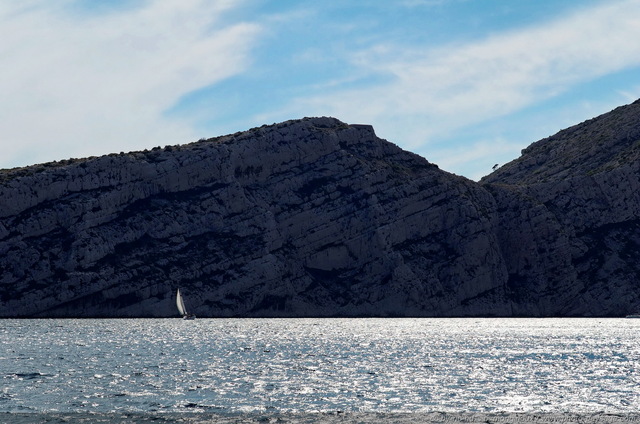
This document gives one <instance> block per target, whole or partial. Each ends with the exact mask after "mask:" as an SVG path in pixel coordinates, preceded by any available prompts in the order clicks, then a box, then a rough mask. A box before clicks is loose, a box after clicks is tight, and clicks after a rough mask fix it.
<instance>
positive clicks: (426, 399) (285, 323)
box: [0, 318, 640, 422]
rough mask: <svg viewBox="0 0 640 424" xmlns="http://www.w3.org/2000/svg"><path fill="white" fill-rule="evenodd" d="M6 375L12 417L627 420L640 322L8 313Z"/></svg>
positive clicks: (5, 402) (633, 397)
mask: <svg viewBox="0 0 640 424" xmlns="http://www.w3.org/2000/svg"><path fill="white" fill-rule="evenodd" d="M0 379H1V384H0V422H19V419H23V420H24V419H28V418H29V417H42V416H50V417H51V416H53V417H61V416H72V415H73V414H78V415H77V416H83V417H86V416H89V417H91V416H93V417H101V416H107V415H108V414H112V415H111V416H116V415H117V414H121V415H119V416H127V414H129V415H131V414H133V415H134V416H138V417H143V416H153V417H156V418H157V417H163V416H166V417H172V419H173V420H174V421H171V422H178V421H175V420H176V419H178V418H179V417H184V418H185V419H186V418H188V417H194V416H196V417H197V416H198V414H205V415H201V416H206V417H216V416H217V417H235V418H236V421H233V422H240V421H239V420H238V417H245V418H246V417H252V418H251V419H256V420H257V418H256V417H276V416H277V417H284V416H295V414H323V415H322V416H325V417H328V416H340V414H346V415H344V416H349V415H348V414H354V415H353V416H362V415H358V414H374V415H375V414H383V416H384V414H399V415H396V416H398V417H399V416H404V415H403V414H409V415H410V414H418V415H419V414H431V415H428V416H433V414H445V415H446V414H494V416H502V415H504V414H525V415H526V414H551V415H553V414H565V416H566V415H567V414H569V415H571V414H577V415H580V416H603V414H604V416H618V417H624V416H628V414H638V413H640V319H612V318H611V319H609V318H607V319H592V318H588V319H587V318H580V319H569V318H563V319H555V318H541V319H525V318H517V319H507V318H500V319H492V318H481V319H473V318H457V319H444V318H442V319H425V318H416V319H404V318H403V319H400V318H384V319H368V318H367V319H364V318H363V319H360V318H358V319H196V320H194V321H185V320H182V319H178V318H176V319H37V320H32V319H15V320H14V319H4V320H0ZM30 414H34V415H30ZM92 414H93V415H92ZM105 414H106V415H105ZM113 414H116V415H113ZM122 414H124V415H122ZM163 414H166V415H163ZM501 414H502V415H501ZM422 416H425V415H422ZM443 416H444V415H443ZM483 416H486V415H483ZM25 417H27V418H25ZM176 417H178V418H176ZM258 421H259V420H258ZM281 421H282V420H281ZM20 422H28V421H20ZM42 422H45V421H42ZM56 422H57V421H56ZM59 422H63V421H59ZM65 422H66V421H65ZM83 422H84V421H83ZM87 422H92V421H91V420H90V421H87ZM94 422H98V421H97V420H94ZM105 422H107V421H105ZM140 422H142V421H140ZM180 422H187V421H180ZM194 422H195V421H194ZM207 422H209V421H207ZM211 422H214V421H211ZM216 422H217V421H216ZM220 422H222V421H220ZM230 422H231V421H230ZM363 422H364V421H363ZM434 422H435V421H434ZM443 422H444V421H443ZM460 422H462V421H460ZM465 422H466V421H465ZM487 422H489V421H487ZM605 422H606V421H605Z"/></svg>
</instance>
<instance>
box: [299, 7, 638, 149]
mask: <svg viewBox="0 0 640 424" xmlns="http://www.w3.org/2000/svg"><path fill="white" fill-rule="evenodd" d="M639 39H640V1H638V0H624V1H616V2H614V3H612V2H607V3H604V4H603V5H600V6H597V7H592V8H589V9H584V10H582V11H579V12H576V13H575V14H573V15H571V16H567V17H565V18H562V19H558V20H556V21H554V22H550V23H549V22H547V23H544V24H542V25H538V26H532V27H528V28H524V29H519V30H517V31H510V32H507V33H500V34H496V35H493V36H491V37H489V38H486V39H484V40H481V41H478V42H475V43H470V44H466V45H450V46H446V47H445V48H439V49H431V50H427V51H425V50H424V49H416V48H415V47H413V48H406V47H403V46H400V45H395V44H393V45H392V44H388V45H377V46H373V47H371V48H370V49H368V50H363V51H360V52H353V53H352V56H351V61H352V62H353V63H355V64H357V65H358V66H359V67H360V68H361V69H362V68H364V69H367V70H368V71H369V72H371V73H378V74H382V75H392V76H393V79H392V81H391V82H387V83H384V84H380V85H377V86H373V87H366V88H359V89H352V90H344V91H335V92H333V93H330V94H325V95H318V96H315V97H313V98H310V99H297V100H296V101H295V102H294V103H293V104H292V105H291V107H290V108H289V109H287V110H288V111H300V110H303V111H305V113H306V114H317V115H333V116H336V117H338V118H340V119H343V120H345V121H348V122H368V123H372V124H374V125H375V127H376V130H377V131H378V133H379V134H380V135H381V136H383V137H386V138H389V139H391V140H392V141H394V142H396V143H399V144H401V145H402V146H403V147H405V148H410V149H412V150H420V149H424V147H425V146H427V145H429V144H430V143H435V141H437V139H438V138H446V136H447V135H449V134H451V133H452V132H455V131H456V130H459V129H461V128H464V127H467V126H469V125H473V124H477V123H480V122H483V121H485V120H488V119H493V118H496V117H499V116H505V115H507V114H509V113H513V112H515V111H518V110H520V109H522V108H524V107H527V106H531V105H532V104H535V103H536V102H540V101H543V100H545V99H548V98H551V97H553V96H555V95H557V94H558V93H562V92H563V91H565V90H566V89H568V88H569V87H572V86H575V85H576V84H580V83H584V82H587V81H590V80H593V79H596V78H598V77H600V76H603V75H606V74H608V73H613V72H616V71H619V70H622V69H626V68H630V67H634V66H638V65H640V43H638V42H637V40H639ZM530 141H533V140H530ZM445 147H446V146H445ZM432 148H433V149H436V148H437V147H436V146H435V145H433V146H432ZM427 158H428V159H430V158H429V157H427ZM469 160H470V161H471V160H473V158H469Z"/></svg>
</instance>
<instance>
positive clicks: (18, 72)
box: [0, 0, 261, 167]
mask: <svg viewBox="0 0 640 424" xmlns="http://www.w3.org/2000/svg"><path fill="white" fill-rule="evenodd" d="M240 3H241V2H231V1H222V0H220V1H205V0H181V1H160V0H158V1H148V2H144V3H142V4H143V5H142V6H139V7H136V8H131V7H130V8H128V9H127V10H126V11H118V10H112V11H110V13H106V14H105V13H100V14H97V13H96V14H92V13H88V12H87V13H82V12H80V11H78V10H77V9H74V8H73V7H72V6H73V4H72V2H60V1H57V2H50V1H45V0H41V1H38V0H32V1H29V2H15V3H13V2H4V3H3V4H2V6H0V36H1V37H2V39H3V42H2V44H1V45H0V56H1V57H2V58H3V66H2V67H0V92H2V93H3V101H2V102H1V103H0V134H2V139H1V140H0V144H1V145H2V149H3V159H2V162H1V163H0V167H2V166H11V165H12V164H14V163H20V162H21V158H25V157H28V158H29V159H28V160H29V162H33V161H39V160H51V159H53V158H58V159H62V158H64V157H66V156H61V155H60V154H56V152H57V151H64V152H75V154H76V155H78V156H83V155H89V154H104V153H108V152H111V151H120V150H130V149H132V148H142V147H145V146H146V147H149V144H150V143H154V145H163V144H175V143H178V142H184V141H189V140H191V139H192V138H193V137H195V136H196V135H195V134H193V132H192V129H191V125H190V123H189V122H180V121H178V120H175V119H173V120H171V119H167V118H166V117H164V116H163V112H164V111H165V110H167V109H168V108H169V107H170V106H171V105H173V104H174V103H175V102H176V101H177V100H178V99H179V98H180V96H182V95H184V94H185V93H188V92H189V91H191V90H195V89H197V88H200V87H203V86H206V85H210V84H214V83H216V82H219V81H221V80H223V79H225V78H228V77H229V76H232V75H234V74H237V73H240V72H242V71H243V70H244V69H245V68H246V67H247V66H248V65H249V63H250V58H249V53H250V51H251V48H252V47H253V46H254V45H255V43H256V40H257V36H258V35H259V34H260V31H261V28H260V27H259V26H257V25H255V24H251V23H246V22H236V23H231V24H227V23H225V21H224V20H223V19H221V18H222V17H223V16H224V15H225V13H227V12H229V11H230V10H231V9H232V8H234V7H237V5H238V4H240ZM43 140H46V141H47V142H46V147H43V145H42V142H43ZM136 140H137V141H136ZM35 149H38V150H40V152H39V154H34V150H35Z"/></svg>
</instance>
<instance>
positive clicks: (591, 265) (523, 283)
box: [481, 101, 640, 316]
mask: <svg viewBox="0 0 640 424" xmlns="http://www.w3.org/2000/svg"><path fill="white" fill-rule="evenodd" d="M481 183H482V184H483V186H484V187H485V188H487V189H489V190H490V191H491V192H492V193H493V194H494V196H495V198H496V202H497V203H498V204H500V205H501V206H500V208H501V209H500V210H499V211H498V212H499V213H498V216H499V224H498V226H497V227H498V228H499V232H498V238H499V240H500V245H501V246H502V248H501V251H502V254H503V257H504V259H505V265H506V266H507V269H508V272H509V281H508V283H507V289H506V291H507V293H511V294H510V295H509V297H510V298H511V299H512V300H513V301H514V305H515V308H514V311H516V313H518V314H534V315H539V314H542V315H578V316H591V315H614V316H615V315H624V314H625V313H629V312H633V311H636V310H640V308H639V305H640V301H639V295H640V101H636V102H635V103H633V104H630V105H627V106H623V107H619V108H617V109H615V110H613V111H611V112H609V113H606V114H604V115H602V116H599V117H597V118H594V119H591V120H589V121H586V122H584V123H582V124H579V125H576V126H573V127H571V128H568V129H566V130H563V131H560V132H559V133H558V134H556V135H554V136H552V137H549V138H546V139H544V140H541V141H538V142H536V143H534V144H532V145H531V146H530V147H528V148H527V149H525V150H523V152H522V156H521V157H520V158H519V159H517V160H515V161H513V162H511V163H509V164H506V165H505V166H503V167H501V168H500V169H498V170H497V171H496V172H494V173H493V174H491V175H489V176H488V177H485V178H484V179H483V180H482V181H481Z"/></svg>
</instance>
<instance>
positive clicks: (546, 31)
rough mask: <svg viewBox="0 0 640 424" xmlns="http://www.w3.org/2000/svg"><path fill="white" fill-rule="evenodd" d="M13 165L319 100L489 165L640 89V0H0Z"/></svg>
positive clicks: (209, 127)
mask: <svg viewBox="0 0 640 424" xmlns="http://www.w3.org/2000/svg"><path fill="white" fill-rule="evenodd" d="M0 37H1V39H2V40H3V41H2V43H0V64H1V66H0V95H1V97H0V148H1V149H2V154H1V155H0V168H12V167H18V166H26V165H31V164H36V163H43V162H49V161H54V160H61V159H68V158H72V157H73V158H80V157H87V156H97V155H103V154H108V153H114V152H116V153H119V152H129V151H136V150H144V149H150V148H153V147H156V146H166V145H176V144H184V143H189V142H192V141H196V140H198V139H200V138H209V137H215V136H218V135H224V134H229V133H234V132H236V131H243V130H248V129H250V128H252V127H256V126H260V125H263V124H272V123H276V122H281V121H286V120H289V119H299V118H303V117H306V116H334V117H336V118H338V119H340V120H342V121H344V122H347V123H352V124H355V123H366V124H371V125H373V126H374V128H375V130H376V134H377V135H378V136H379V137H382V138H385V139H387V140H389V141H391V142H393V143H395V144H397V145H399V146H400V147H402V148H404V149H407V150H410V151H413V152H415V153H418V154H420V155H421V156H423V157H425V158H426V159H427V160H429V161H430V162H433V163H436V164H438V165H439V166H440V168H441V169H444V170H446V171H449V172H452V173H455V174H458V175H463V176H465V177H468V178H471V179H474V180H477V179H479V178H480V177H482V176H484V175H486V174H488V173H490V172H491V169H492V167H493V166H494V165H495V164H499V165H501V164H504V163H506V162H508V161H510V160H513V159H515V158H517V157H518V156H519V155H520V151H521V150H522V149H523V148H525V147H527V146H528V145H529V144H531V143H532V142H534V141H536V140H539V139H541V138H544V137H547V136H550V135H552V134H554V133H556V132H557V131H559V130H561V129H563V128H566V127H568V126H571V125H574V124H577V123H579V122H582V121H584V120H586V119H590V118H592V117H594V116H597V115H599V114H602V113H604V112H607V111H609V110H611V109H613V108H615V107H617V106H620V105H624V104H628V103H631V102H633V101H635V100H637V99H638V98H640V42H638V40H640V0H535V1H534V0H528V1H515V0H368V1H364V0H351V1H344V0H323V1H310V0H298V1H295V0H147V1H143V0H137V1H136V0H112V1H110V2H102V1H97V0H21V1H19V2H17V1H11V0H0Z"/></svg>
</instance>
